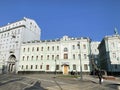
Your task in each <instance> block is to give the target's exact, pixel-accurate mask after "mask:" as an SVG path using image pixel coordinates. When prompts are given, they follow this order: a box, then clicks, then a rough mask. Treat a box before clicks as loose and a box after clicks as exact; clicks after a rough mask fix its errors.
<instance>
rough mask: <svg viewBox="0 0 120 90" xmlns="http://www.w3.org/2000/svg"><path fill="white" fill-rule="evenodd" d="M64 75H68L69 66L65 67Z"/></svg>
mask: <svg viewBox="0 0 120 90" xmlns="http://www.w3.org/2000/svg"><path fill="white" fill-rule="evenodd" d="M63 74H65V75H68V66H67V65H65V66H64V72H63Z"/></svg>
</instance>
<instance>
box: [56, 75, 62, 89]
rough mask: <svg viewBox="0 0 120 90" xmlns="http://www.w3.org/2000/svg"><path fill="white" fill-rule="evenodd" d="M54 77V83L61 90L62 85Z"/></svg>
mask: <svg viewBox="0 0 120 90" xmlns="http://www.w3.org/2000/svg"><path fill="white" fill-rule="evenodd" d="M55 78H56V77H54V82H55V83H56V85H57V86H58V87H59V90H63V89H62V87H61V86H60V84H59V83H58V82H57V81H56V80H55Z"/></svg>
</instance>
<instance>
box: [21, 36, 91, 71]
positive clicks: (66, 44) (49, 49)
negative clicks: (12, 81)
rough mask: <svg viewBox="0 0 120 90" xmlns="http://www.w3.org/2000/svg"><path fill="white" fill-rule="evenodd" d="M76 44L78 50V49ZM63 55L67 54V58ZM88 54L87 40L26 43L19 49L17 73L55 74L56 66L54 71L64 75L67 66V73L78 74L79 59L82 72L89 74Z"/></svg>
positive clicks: (68, 39) (69, 39) (67, 39)
mask: <svg viewBox="0 0 120 90" xmlns="http://www.w3.org/2000/svg"><path fill="white" fill-rule="evenodd" d="M78 42H79V45H80V49H79V48H78V47H79V46H78ZM28 48H29V49H28ZM33 48H34V50H33ZM42 48H43V50H42ZM37 49H38V50H37ZM64 54H67V55H68V58H67V56H66V57H65V56H64ZM89 54H90V39H89V38H69V37H68V36H64V37H63V38H61V39H59V40H48V41H47V40H45V41H35V42H32V43H31V42H28V43H25V44H23V45H22V47H21V54H20V62H19V71H44V72H55V70H56V69H55V66H56V65H58V66H59V69H58V70H56V71H57V72H63V73H64V66H66V65H67V66H68V72H71V71H77V72H80V59H81V62H82V71H83V72H90V67H89V66H90V62H89ZM80 56H81V57H80ZM32 57H33V58H32ZM42 57H43V58H42ZM65 58H66V59H65ZM31 65H32V66H31ZM47 65H49V70H47V68H46V67H47ZM31 67H32V68H31ZM41 67H42V68H41ZM73 67H74V69H73Z"/></svg>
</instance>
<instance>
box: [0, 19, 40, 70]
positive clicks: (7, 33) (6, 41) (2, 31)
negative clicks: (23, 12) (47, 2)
mask: <svg viewBox="0 0 120 90" xmlns="http://www.w3.org/2000/svg"><path fill="white" fill-rule="evenodd" d="M40 32H41V30H40V28H39V27H38V26H37V24H36V23H35V21H34V20H31V19H28V18H23V19H22V20H20V21H17V22H14V23H8V24H7V25H5V26H2V27H0V62H2V63H1V66H3V67H4V72H8V71H9V70H8V69H9V65H10V64H9V63H12V64H15V66H14V67H15V70H16V71H17V67H18V61H19V58H20V48H21V44H22V42H23V41H28V40H39V39H40V34H41V33H40ZM29 35H30V36H29ZM31 36H32V37H31ZM13 58H14V61H13V60H11V59H13ZM10 60H11V61H10ZM12 67H13V66H12ZM15 70H13V71H15ZM16 71H15V72H16Z"/></svg>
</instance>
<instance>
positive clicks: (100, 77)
mask: <svg viewBox="0 0 120 90" xmlns="http://www.w3.org/2000/svg"><path fill="white" fill-rule="evenodd" d="M98 78H99V84H102V81H103V78H102V73H101V71H100V70H98Z"/></svg>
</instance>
